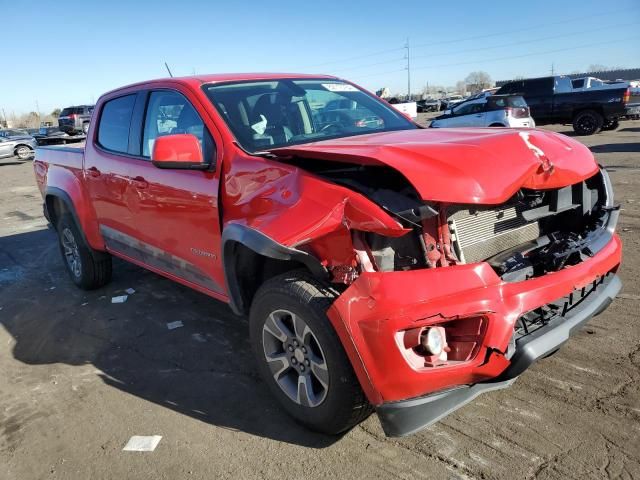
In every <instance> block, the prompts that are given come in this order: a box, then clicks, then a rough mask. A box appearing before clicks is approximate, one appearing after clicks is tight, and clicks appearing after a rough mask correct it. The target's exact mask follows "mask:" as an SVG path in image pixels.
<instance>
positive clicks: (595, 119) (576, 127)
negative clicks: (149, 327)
mask: <svg viewBox="0 0 640 480" xmlns="http://www.w3.org/2000/svg"><path fill="white" fill-rule="evenodd" d="M603 124H604V118H603V117H602V115H601V114H599V113H598V112H596V111H595V110H583V111H582V112H579V113H578V114H577V115H576V116H575V117H574V118H573V131H574V132H576V133H577V134H578V135H595V134H596V133H598V132H599V131H600V130H601V129H602V125H603Z"/></svg>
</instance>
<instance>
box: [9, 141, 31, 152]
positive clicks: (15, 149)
mask: <svg viewBox="0 0 640 480" xmlns="http://www.w3.org/2000/svg"><path fill="white" fill-rule="evenodd" d="M20 147H27V148H28V149H29V150H33V148H31V146H29V145H27V144H26V143H19V144H18V145H16V146H15V147H14V149H13V151H14V152H17V151H18V149H19V148H20Z"/></svg>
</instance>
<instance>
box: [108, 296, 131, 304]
mask: <svg viewBox="0 0 640 480" xmlns="http://www.w3.org/2000/svg"><path fill="white" fill-rule="evenodd" d="M127 298H128V295H119V296H117V297H111V303H124V302H126V301H127Z"/></svg>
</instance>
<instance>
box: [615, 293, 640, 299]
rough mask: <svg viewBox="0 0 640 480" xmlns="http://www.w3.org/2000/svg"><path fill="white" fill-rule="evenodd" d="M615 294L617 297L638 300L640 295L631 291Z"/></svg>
mask: <svg viewBox="0 0 640 480" xmlns="http://www.w3.org/2000/svg"><path fill="white" fill-rule="evenodd" d="M616 296H617V297H618V298H625V299H627V300H640V295H634V294H633V293H619V294H618V295H616Z"/></svg>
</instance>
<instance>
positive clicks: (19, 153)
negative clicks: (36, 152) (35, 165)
mask: <svg viewBox="0 0 640 480" xmlns="http://www.w3.org/2000/svg"><path fill="white" fill-rule="evenodd" d="M13 153H14V155H15V156H16V157H17V158H18V160H20V161H22V162H24V161H25V160H29V158H30V157H31V156H32V155H33V149H32V148H31V147H29V146H27V145H18V146H17V147H16V149H15V151H14V152H13Z"/></svg>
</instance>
